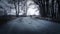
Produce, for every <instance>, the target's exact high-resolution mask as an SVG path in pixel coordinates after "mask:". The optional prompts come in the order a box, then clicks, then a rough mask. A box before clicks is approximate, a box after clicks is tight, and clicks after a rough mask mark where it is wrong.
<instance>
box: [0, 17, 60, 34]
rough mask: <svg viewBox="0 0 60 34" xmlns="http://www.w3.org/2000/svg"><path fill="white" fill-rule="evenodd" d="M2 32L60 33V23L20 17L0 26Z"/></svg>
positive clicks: (29, 33) (6, 33)
mask: <svg viewBox="0 0 60 34" xmlns="http://www.w3.org/2000/svg"><path fill="white" fill-rule="evenodd" d="M0 34H60V24H57V23H54V22H50V21H46V20H39V19H35V18H31V17H20V18H17V19H15V20H12V21H9V22H8V23H7V24H5V25H3V26H0Z"/></svg>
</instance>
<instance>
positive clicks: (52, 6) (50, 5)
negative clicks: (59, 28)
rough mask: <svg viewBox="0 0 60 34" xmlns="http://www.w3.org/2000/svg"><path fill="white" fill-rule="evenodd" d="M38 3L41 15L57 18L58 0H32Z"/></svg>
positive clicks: (59, 3)
mask: <svg viewBox="0 0 60 34" xmlns="http://www.w3.org/2000/svg"><path fill="white" fill-rule="evenodd" d="M33 1H34V2H35V3H36V4H38V5H39V10H40V14H41V16H42V17H49V18H52V19H59V17H60V0H33Z"/></svg>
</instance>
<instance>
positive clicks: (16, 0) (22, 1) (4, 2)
mask: <svg viewBox="0 0 60 34" xmlns="http://www.w3.org/2000/svg"><path fill="white" fill-rule="evenodd" d="M26 2H27V0H0V9H2V10H4V11H2V10H0V12H1V13H2V14H3V15H11V13H12V12H14V11H15V13H13V14H15V15H16V16H19V13H20V12H22V10H23V11H24V15H25V14H26V10H27V8H26ZM1 13H0V14H1ZM2 14H1V15H2Z"/></svg>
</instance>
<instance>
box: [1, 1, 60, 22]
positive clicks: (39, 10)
mask: <svg viewBox="0 0 60 34" xmlns="http://www.w3.org/2000/svg"><path fill="white" fill-rule="evenodd" d="M27 16H30V17H31V16H34V17H36V18H38V19H40V18H42V19H47V20H52V21H57V22H59V21H60V0H0V21H1V22H5V21H6V20H11V19H15V18H17V17H27Z"/></svg>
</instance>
